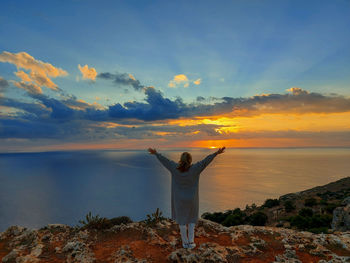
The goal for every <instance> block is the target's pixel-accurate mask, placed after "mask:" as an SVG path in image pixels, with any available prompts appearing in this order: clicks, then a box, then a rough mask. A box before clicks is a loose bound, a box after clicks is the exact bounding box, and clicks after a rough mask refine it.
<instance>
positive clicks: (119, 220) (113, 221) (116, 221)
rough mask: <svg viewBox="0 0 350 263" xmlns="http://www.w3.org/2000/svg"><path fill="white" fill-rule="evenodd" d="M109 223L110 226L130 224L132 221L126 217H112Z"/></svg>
mask: <svg viewBox="0 0 350 263" xmlns="http://www.w3.org/2000/svg"><path fill="white" fill-rule="evenodd" d="M109 221H110V223H111V225H112V226H115V225H121V224H129V223H132V220H131V219H130V218H129V217H128V216H118V217H113V218H111V219H109Z"/></svg>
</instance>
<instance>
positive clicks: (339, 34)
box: [0, 0, 350, 152]
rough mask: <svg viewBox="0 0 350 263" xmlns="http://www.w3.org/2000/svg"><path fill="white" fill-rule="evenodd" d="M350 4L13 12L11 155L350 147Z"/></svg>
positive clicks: (2, 122)
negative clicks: (83, 150)
mask: <svg viewBox="0 0 350 263" xmlns="http://www.w3.org/2000/svg"><path fill="white" fill-rule="evenodd" d="M349 13H350V1H348V0H334V1H311V0H310V1H295V0H294V1H288V0H284V1H277V0H275V1H269V0H266V1H261V0H259V1H254V0H250V1H238V0H237V1H135V0H130V1H88V0H84V1H80V0H74V1H64V0H61V1H54V0H53V1H4V2H3V3H2V4H1V9H0V35H1V38H0V152H13V151H15V152H16V151H47V150H73V149H145V148H148V147H155V148H164V149H165V148H183V147H205V148H214V147H221V146H226V147H232V148H233V147H338V146H340V147H344V146H346V147H349V146H350V49H349V46H350V34H349V28H350V16H349Z"/></svg>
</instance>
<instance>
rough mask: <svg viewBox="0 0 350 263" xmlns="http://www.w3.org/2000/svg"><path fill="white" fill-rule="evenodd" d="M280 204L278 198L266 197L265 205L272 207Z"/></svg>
mask: <svg viewBox="0 0 350 263" xmlns="http://www.w3.org/2000/svg"><path fill="white" fill-rule="evenodd" d="M279 204H280V201H279V200H278V199H266V200H265V203H264V204H263V206H264V207H268V208H271V207H275V206H278V205H279Z"/></svg>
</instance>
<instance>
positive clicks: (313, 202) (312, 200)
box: [304, 197, 317, 207]
mask: <svg viewBox="0 0 350 263" xmlns="http://www.w3.org/2000/svg"><path fill="white" fill-rule="evenodd" d="M304 204H305V206H309V207H312V206H315V205H317V200H316V199H315V198H313V197H311V198H306V199H305V200H304Z"/></svg>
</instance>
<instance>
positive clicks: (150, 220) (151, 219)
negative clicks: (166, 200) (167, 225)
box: [145, 208, 166, 226]
mask: <svg viewBox="0 0 350 263" xmlns="http://www.w3.org/2000/svg"><path fill="white" fill-rule="evenodd" d="M164 219H166V218H165V217H163V216H162V212H161V211H160V210H159V208H157V210H156V211H155V212H154V213H153V214H151V215H147V219H146V220H145V222H146V224H147V225H148V226H154V225H156V224H157V223H159V222H160V221H162V220H164Z"/></svg>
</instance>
